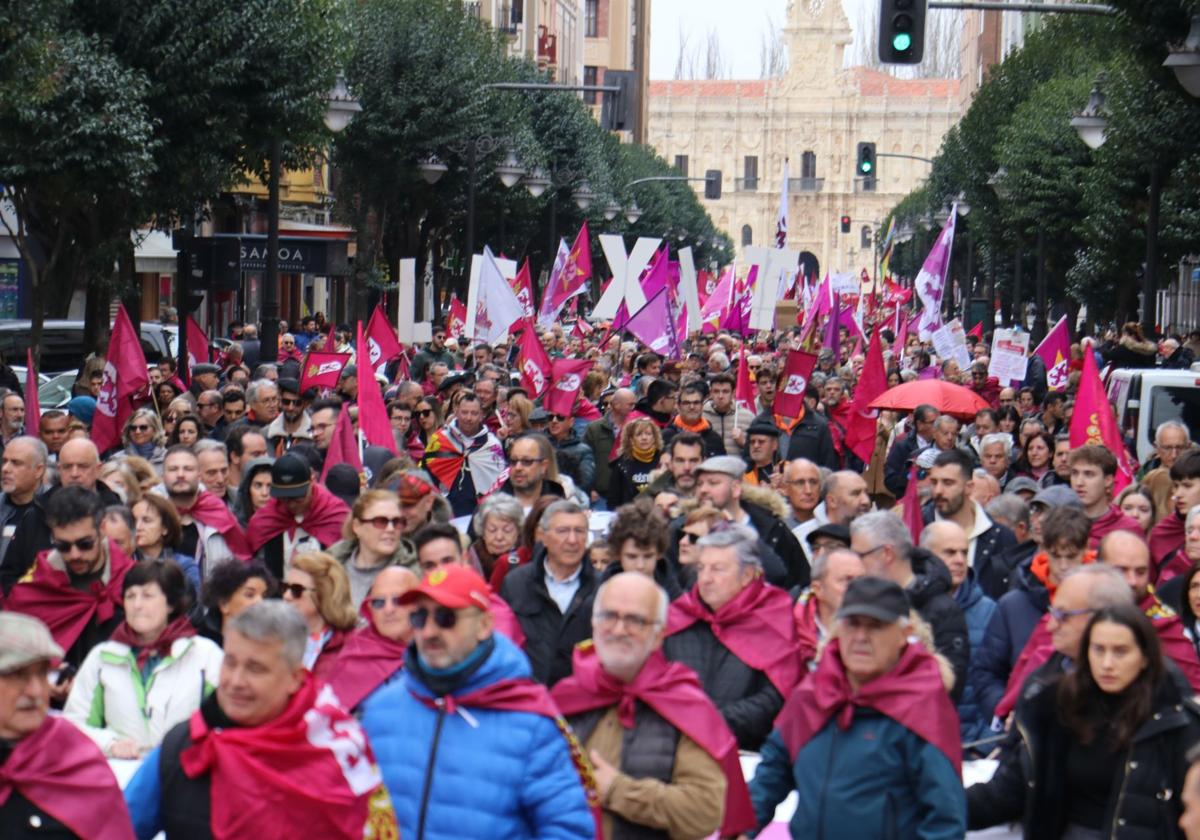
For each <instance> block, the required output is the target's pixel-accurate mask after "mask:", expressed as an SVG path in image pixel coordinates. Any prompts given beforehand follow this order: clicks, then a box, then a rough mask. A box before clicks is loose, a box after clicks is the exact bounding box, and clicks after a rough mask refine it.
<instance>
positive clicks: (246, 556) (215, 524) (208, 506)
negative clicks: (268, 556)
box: [177, 490, 254, 563]
mask: <svg viewBox="0 0 1200 840" xmlns="http://www.w3.org/2000/svg"><path fill="white" fill-rule="evenodd" d="M177 509H178V511H179V515H180V516H181V517H183V516H190V517H192V519H195V520H196V521H197V522H199V523H200V524H201V525H204V526H205V527H208V528H215V529H216V530H217V532H218V533H219V534H220V535H221V536H222V537H224V538H225V545H227V546H229V550H230V551H231V552H233V556H234V557H236V558H237V559H239V560H241V561H242V562H243V563H249V562H250V558H251V557H252V556H253V555H254V549H252V548H250V541H249V540H247V539H246V534H245V532H243V531H242V526H241V525H239V524H238V521H237V519H236V518H235V517H234V515H233V514H232V513H230V511H229V508H228V507H227V506H226V505H225V503H224V502H222V501H221V500H220V499H218V498H217V497H216V496H215V495H214V494H213V493H210V492H209V491H207V490H201V491H200V492H199V493H197V494H196V501H195V502H193V503H192V506H191V507H178V506H177Z"/></svg>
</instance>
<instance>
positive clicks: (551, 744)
mask: <svg viewBox="0 0 1200 840" xmlns="http://www.w3.org/2000/svg"><path fill="white" fill-rule="evenodd" d="M488 594H489V590H488V586H487V584H486V583H484V581H483V579H482V578H481V577H479V575H477V574H476V573H475V572H474V571H472V570H471V569H468V568H466V567H465V566H447V567H443V568H439V569H435V570H434V571H432V572H430V573H429V574H428V575H427V576H426V577H425V579H424V580H423V581H422V582H421V584H420V585H419V586H417V587H416V588H415V589H412V590H410V591H409V592H407V593H405V594H404V596H403V598H402V604H412V605H413V606H414V609H413V611H412V613H411V614H410V616H409V623H410V624H411V625H412V627H413V632H414V644H413V645H412V646H410V648H409V650H408V653H407V654H406V655H405V662H404V670H403V673H402V675H401V677H400V678H399V679H398V680H395V681H394V682H392V683H391V684H390V685H388V686H387V687H385V688H382V689H380V690H379V691H377V692H376V693H375V694H373V695H372V696H371V697H370V699H368V700H367V702H366V703H365V704H364V711H363V728H364V729H365V730H366V731H367V734H368V737H369V738H370V740H371V744H372V746H373V747H374V748H375V755H376V759H377V761H378V762H379V767H380V769H381V770H382V772H383V779H384V783H385V784H386V785H387V788H388V791H389V792H390V793H391V796H392V803H393V806H394V807H395V810H396V818H397V822H399V824H400V836H401V837H403V838H405V840H443V838H444V840H458V838H463V837H504V838H508V840H520V839H521V838H535V837H536V838H539V840H558V838H592V837H594V836H595V831H596V823H595V820H594V818H593V816H592V811H591V810H590V808H591V804H594V805H597V806H598V804H599V803H598V801H597V800H596V799H595V794H594V791H593V792H592V793H591V794H586V793H585V790H584V786H583V783H582V781H581V777H580V774H579V772H578V771H577V769H576V768H577V766H579V758H580V755H579V745H578V742H577V741H575V739H574V736H573V735H570V733H569V730H568V729H567V727H566V724H565V723H564V722H563V721H562V719H561V717H560V716H559V714H558V710H557V708H556V707H555V705H554V703H553V701H551V699H550V695H549V694H548V693H547V691H546V689H545V688H544V687H543V686H541V685H539V684H537V683H535V682H533V679H532V677H531V671H530V667H529V660H527V659H526V658H525V655H524V654H523V653H521V651H520V650H519V649H518V648H517V647H516V646H515V645H513V644H512V643H511V642H510V641H508V639H506V638H504V637H503V636H501V635H499V634H495V633H493V632H492V631H493V626H494V619H493V616H492V613H491V611H490V609H489V603H490V601H489V598H488ZM589 803H591V804H589Z"/></svg>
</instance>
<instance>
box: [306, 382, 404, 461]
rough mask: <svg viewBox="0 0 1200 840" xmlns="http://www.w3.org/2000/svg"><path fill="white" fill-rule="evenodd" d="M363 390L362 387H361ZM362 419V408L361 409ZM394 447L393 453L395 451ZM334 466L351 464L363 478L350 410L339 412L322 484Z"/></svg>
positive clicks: (393, 447) (360, 458) (330, 442)
mask: <svg viewBox="0 0 1200 840" xmlns="http://www.w3.org/2000/svg"><path fill="white" fill-rule="evenodd" d="M359 390H360V391H361V390H362V386H361V385H360V386H359ZM359 412H360V414H359V416H360V417H361V416H362V415H361V412H362V408H359ZM395 449H396V448H395V446H394V445H393V446H392V451H393V452H394V451H395ZM334 464H349V465H350V466H352V467H354V469H355V470H356V471H357V472H358V474H359V475H360V476H361V475H362V471H363V464H362V456H361V455H360V454H359V451H358V436H357V435H355V434H354V421H353V420H351V419H350V411H349V409H343V410H342V411H339V412H338V418H337V424H336V425H335V426H334V427H333V437H332V438H331V439H330V441H329V451H328V452H326V453H325V468H324V469H323V470H321V482H322V483H324V481H325V476H327V475H328V474H329V468H330V467H332V466H333V465H334Z"/></svg>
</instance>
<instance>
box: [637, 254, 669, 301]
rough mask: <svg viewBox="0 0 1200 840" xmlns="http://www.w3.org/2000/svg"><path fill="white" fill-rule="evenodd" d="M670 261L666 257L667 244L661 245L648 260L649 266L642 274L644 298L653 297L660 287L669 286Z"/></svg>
mask: <svg viewBox="0 0 1200 840" xmlns="http://www.w3.org/2000/svg"><path fill="white" fill-rule="evenodd" d="M669 262H670V261H669V260H668V259H667V246H665V245H664V246H663V247H662V248H660V249H659V250H658V252H657V253H655V255H654V259H653V260H652V261H651V262H650V267H649V268H647V269H646V273H645V274H644V275H643V276H642V291H643V292H644V293H645V295H646V300H650V298H652V297H654V296H655V295H656V294H658V293H659V291H660V290H661V289H666V288H669V287H670V285H671V284H670V279H671V274H670V266H669V265H668V263H669Z"/></svg>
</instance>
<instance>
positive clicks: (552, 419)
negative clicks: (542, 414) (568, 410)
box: [550, 414, 567, 423]
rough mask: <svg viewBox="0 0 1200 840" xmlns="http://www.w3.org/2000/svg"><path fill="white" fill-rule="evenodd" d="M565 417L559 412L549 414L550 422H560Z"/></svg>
mask: <svg viewBox="0 0 1200 840" xmlns="http://www.w3.org/2000/svg"><path fill="white" fill-rule="evenodd" d="M566 419H567V418H566V417H563V416H562V415H561V414H551V415H550V422H551V423H561V422H562V421H564V420H566Z"/></svg>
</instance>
